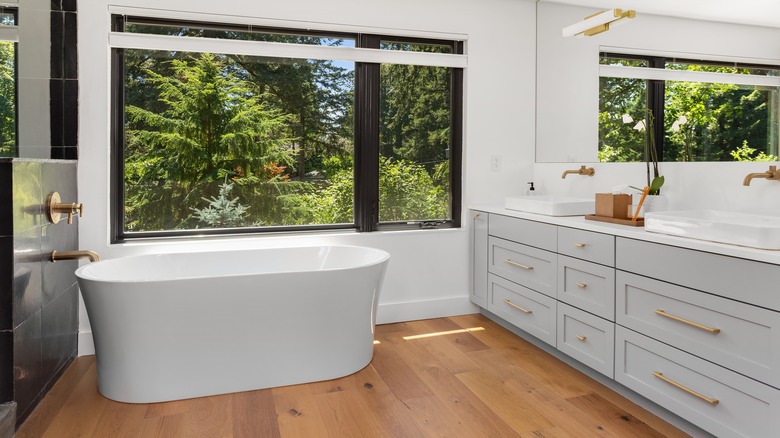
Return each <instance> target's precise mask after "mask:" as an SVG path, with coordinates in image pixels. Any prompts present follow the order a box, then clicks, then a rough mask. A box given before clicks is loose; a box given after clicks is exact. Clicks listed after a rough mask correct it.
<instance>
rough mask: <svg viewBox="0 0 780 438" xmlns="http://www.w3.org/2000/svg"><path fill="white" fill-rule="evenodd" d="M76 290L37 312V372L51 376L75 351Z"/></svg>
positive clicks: (77, 312)
mask: <svg viewBox="0 0 780 438" xmlns="http://www.w3.org/2000/svg"><path fill="white" fill-rule="evenodd" d="M78 293H79V289H78V286H77V285H75V284H74V285H73V286H71V287H70V289H68V290H66V291H65V292H63V293H61V294H60V295H59V296H58V297H57V298H56V299H54V301H52V302H51V303H49V304H47V305H46V306H44V307H43V310H42V311H41V372H42V374H43V375H44V376H49V379H51V376H54V375H55V374H57V372H58V371H59V370H60V369H62V367H63V366H64V365H65V364H66V363H67V362H68V361H69V360H70V359H71V358H72V357H73V355H74V353H75V352H76V350H77V345H76V342H77V340H76V336H73V334H74V333H76V332H78V328H79V296H78Z"/></svg>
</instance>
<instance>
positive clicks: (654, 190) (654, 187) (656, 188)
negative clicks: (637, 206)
mask: <svg viewBox="0 0 780 438" xmlns="http://www.w3.org/2000/svg"><path fill="white" fill-rule="evenodd" d="M663 185H664V177H663V175H662V176H657V177H655V178H653V181H652V182H651V183H650V192H649V194H651V195H657V194H659V193H661V187H662V186H663Z"/></svg>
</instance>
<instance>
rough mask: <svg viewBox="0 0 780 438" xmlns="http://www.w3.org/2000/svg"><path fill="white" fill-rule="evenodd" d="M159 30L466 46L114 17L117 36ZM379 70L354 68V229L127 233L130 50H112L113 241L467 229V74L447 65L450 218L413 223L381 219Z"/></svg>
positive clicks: (362, 44)
mask: <svg viewBox="0 0 780 438" xmlns="http://www.w3.org/2000/svg"><path fill="white" fill-rule="evenodd" d="M128 23H133V24H155V25H175V26H189V27H199V28H204V29H220V30H226V29H228V30H245V31H260V32H264V33H283V34H295V35H311V36H321V37H322V36H328V37H341V38H350V39H354V41H355V47H359V48H375V49H379V46H380V42H381V41H384V40H393V41H403V42H409V43H420V44H436V45H449V46H450V47H451V48H452V52H451V53H452V54H458V55H462V54H463V53H464V43H463V41H458V40H439V39H427V38H409V37H399V36H391V35H381V34H350V33H335V32H328V31H322V32H320V31H316V30H310V29H307V30H302V29H289V28H274V27H258V26H250V25H232V24H223V23H208V22H196V21H186V20H168V19H156V18H147V17H135V16H124V15H113V16H112V20H111V30H112V31H113V32H123V31H124V29H125V25H126V24H128ZM379 66H380V64H379V63H365V62H355V102H354V106H355V132H354V145H355V149H354V174H353V182H354V184H353V186H354V215H353V218H354V223H351V224H317V225H295V226H270V227H241V228H226V229H221V228H207V229H194V230H163V231H142V232H132V231H130V232H128V231H125V230H124V220H125V217H124V207H125V198H124V165H125V157H124V140H125V131H124V128H125V119H124V115H125V114H124V107H125V102H124V49H121V48H111V105H110V106H111V114H110V119H111V123H110V124H111V137H110V138H111V145H110V151H111V160H110V161H111V166H110V233H111V243H112V244H114V243H123V242H128V241H137V240H142V239H161V238H183V237H198V236H230V235H251V234H258V235H272V234H277V233H290V232H294V233H298V232H324V231H335V230H349V229H353V230H355V231H356V232H373V231H388V230H412V229H444V228H459V227H460V226H461V210H462V187H461V185H462V149H463V144H462V143H463V94H464V90H463V85H464V81H463V68H457V67H448V68H449V69H450V71H451V75H450V82H451V83H450V143H449V145H450V170H449V178H450V181H449V187H450V193H449V195H450V210H451V216H452V217H451V218H450V219H447V220H417V221H407V222H393V223H390V222H387V223H383V222H380V221H379V150H380V148H379V111H380V109H379V94H380V93H379V90H380V68H379Z"/></svg>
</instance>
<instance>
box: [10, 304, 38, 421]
mask: <svg viewBox="0 0 780 438" xmlns="http://www.w3.org/2000/svg"><path fill="white" fill-rule="evenodd" d="M42 380H44V378H43V376H42V374H41V310H40V309H39V310H38V311H37V312H35V314H33V316H32V317H30V318H28V319H27V320H26V321H24V322H23V323H22V324H20V325H19V326H18V327H16V328H15V329H14V401H16V412H17V419H18V417H19V416H21V415H25V414H26V413H27V411H28V410H29V409H31V407H32V406H33V405H34V402H35V401H36V399H37V398H38V396H39V394H40V393H41V387H42V386H43V384H42V383H41V382H42ZM17 421H18V420H17Z"/></svg>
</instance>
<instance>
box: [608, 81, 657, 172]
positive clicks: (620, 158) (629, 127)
mask: <svg viewBox="0 0 780 438" xmlns="http://www.w3.org/2000/svg"><path fill="white" fill-rule="evenodd" d="M647 119H648V112H647V83H646V81H645V80H643V79H625V78H606V77H601V78H599V152H598V156H599V161H601V162H624V161H644V159H645V158H644V156H645V136H646V135H647V129H645V128H646V125H648V123H647Z"/></svg>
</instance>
